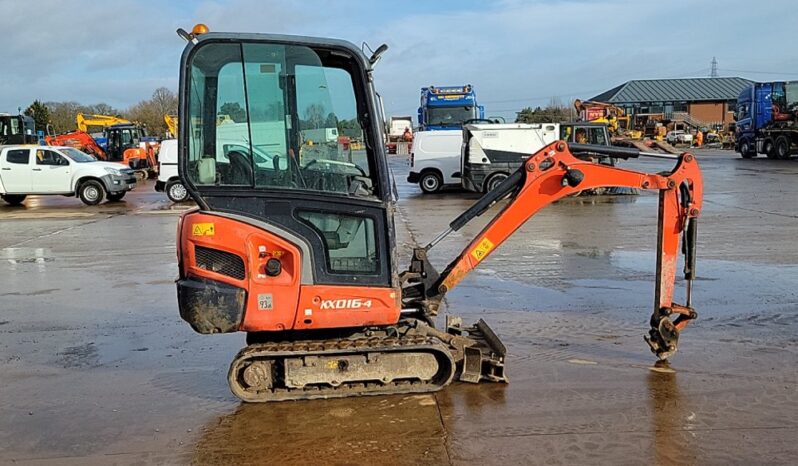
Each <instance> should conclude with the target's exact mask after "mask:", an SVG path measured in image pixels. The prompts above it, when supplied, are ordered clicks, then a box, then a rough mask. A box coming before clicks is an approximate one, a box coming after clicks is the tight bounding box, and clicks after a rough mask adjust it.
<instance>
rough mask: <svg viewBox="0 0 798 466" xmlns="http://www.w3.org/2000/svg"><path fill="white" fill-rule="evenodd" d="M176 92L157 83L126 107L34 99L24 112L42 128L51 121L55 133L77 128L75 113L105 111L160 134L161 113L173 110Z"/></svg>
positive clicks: (173, 112) (162, 133)
mask: <svg viewBox="0 0 798 466" xmlns="http://www.w3.org/2000/svg"><path fill="white" fill-rule="evenodd" d="M177 101H178V99H177V94H175V93H174V92H172V91H171V90H169V89H167V88H165V87H159V88H158V89H156V90H155V92H153V93H152V97H151V98H149V99H146V100H142V101H140V102H138V103H137V104H134V105H132V106H131V107H129V108H127V109H119V108H115V107H113V106H111V105H108V104H106V103H104V102H100V103H97V104H93V105H85V104H81V103H79V102H74V101H66V102H42V101H39V100H36V101H34V102H33V103H32V104H31V105H30V106H29V107H28V108H27V109H26V110H25V114H26V115H30V116H31V117H33V119H34V121H35V122H36V129H37V130H45V129H46V128H47V125H52V128H53V131H54V132H55V133H56V134H62V133H68V132H70V131H74V130H75V129H77V122H76V120H75V117H76V115H77V114H78V113H83V114H84V115H94V114H96V115H108V116H114V117H118V118H124V119H126V120H130V121H132V122H134V123H139V124H142V125H144V126H146V128H147V134H149V135H150V136H158V137H163V136H165V135H166V131H167V127H166V123H165V122H164V119H163V116H164V115H176V114H177Z"/></svg>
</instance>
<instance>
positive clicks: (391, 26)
mask: <svg viewBox="0 0 798 466" xmlns="http://www.w3.org/2000/svg"><path fill="white" fill-rule="evenodd" d="M433 4H434V6H432V5H433ZM760 6H761V7H760ZM196 22H204V23H206V24H207V25H208V26H209V27H210V28H211V30H214V31H236V32H275V33H286V34H303V35H315V36H325V37H336V38H342V39H347V40H350V41H352V42H354V43H356V44H358V45H359V44H361V43H362V42H363V41H366V42H368V43H369V44H370V45H371V46H372V48H376V47H377V46H378V45H380V44H381V43H383V42H385V43H387V44H388V45H389V46H390V49H389V50H388V52H387V53H386V54H385V55H384V56H383V60H382V61H381V62H380V63H379V65H378V66H377V72H376V78H377V87H378V89H379V90H380V92H381V94H382V95H383V97H384V99H385V106H386V112H387V113H388V114H389V115H391V114H402V115H415V111H416V108H417V107H418V98H419V96H418V94H419V89H420V88H421V87H422V86H425V85H430V84H432V85H460V84H467V83H470V84H473V85H474V88H475V90H476V92H477V99H478V100H479V101H480V103H481V104H483V105H484V106H485V107H486V113H487V114H488V115H502V116H505V117H508V118H510V117H511V116H513V115H514V112H515V111H517V110H518V109H520V107H522V106H536V105H545V104H546V103H548V102H549V100H550V99H551V98H552V97H553V96H557V97H559V98H560V99H561V100H562V101H563V102H564V103H569V102H570V101H571V100H572V99H573V98H575V97H580V98H583V99H584V98H589V97H592V96H594V95H596V94H598V93H600V92H602V91H604V90H607V89H609V88H612V87H614V86H616V85H618V84H621V83H623V82H625V81H627V80H629V79H645V78H672V77H696V76H708V75H709V67H710V62H711V60H712V57H713V56H715V57H717V60H718V68H719V74H720V75H721V76H742V77H746V78H749V79H753V80H759V81H768V80H780V79H798V48H796V47H795V46H794V45H795V41H794V38H793V37H792V34H793V32H794V30H795V25H796V24H798V7H797V6H796V3H795V0H769V1H762V2H751V1H750V0H725V1H723V2H718V1H690V0H671V1H668V2H664V1H662V0H656V1H647V0H584V1H569V0H528V1H521V0H494V1H472V0H446V1H440V2H432V1H430V2H422V1H414V0H405V1H396V0H392V1H380V0H363V1H355V0H335V1H332V0H329V1H326V0H319V1H314V0H306V1H301V0H294V1H269V0H206V1H197V2H192V1H188V0H177V1H163V0H160V1H158V0H140V1H134V0H106V1H103V2H95V1H70V0H24V1H23V0H0V31H3V40H2V42H0V43H2V46H0V112H16V109H17V107H23V109H24V108H25V107H26V106H27V105H28V104H30V103H31V102H32V101H33V100H34V99H41V100H44V101H52V100H55V101H66V100H74V101H78V102H80V103H84V104H93V103H98V102H106V103H108V104H111V105H113V106H115V107H119V108H125V107H128V106H129V105H131V104H134V103H136V102H138V101H139V100H142V99H145V98H149V97H150V95H151V94H152V91H153V90H154V89H155V88H157V87H159V86H166V87H168V88H170V89H173V90H176V89H177V79H178V65H179V59H180V53H181V51H182V49H183V46H184V41H183V40H182V39H180V38H178V37H177V35H176V34H175V32H174V31H175V29H176V28H177V27H184V28H186V29H190V28H191V26H192V25H193V24H194V23H196Z"/></svg>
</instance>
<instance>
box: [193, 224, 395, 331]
mask: <svg viewBox="0 0 798 466" xmlns="http://www.w3.org/2000/svg"><path fill="white" fill-rule="evenodd" d="M178 233H179V244H180V251H179V252H178V257H179V258H180V280H179V281H178V290H179V292H178V297H179V299H178V302H179V306H180V314H181V316H182V317H183V318H184V319H185V320H186V321H188V322H189V323H190V324H191V326H192V327H193V328H194V329H195V330H196V331H198V332H200V333H225V332H234V331H246V332H280V331H284V330H292V329H294V330H313V329H328V328H343V327H362V326H368V325H390V324H395V323H396V322H397V321H398V320H399V314H400V308H401V305H400V300H399V293H398V292H397V291H396V290H394V289H392V288H389V287H375V286H363V285H361V286H334V285H312V284H307V285H303V284H302V280H301V276H302V270H301V269H302V250H301V249H300V248H299V247H297V245H295V244H293V243H291V242H289V241H287V240H285V239H283V238H281V237H279V236H278V235H276V234H274V233H271V232H268V231H265V230H263V229H261V228H257V227H255V226H253V225H250V224H247V223H244V222H240V221H236V220H235V219H231V218H227V217H222V216H218V215H213V214H208V213H202V212H198V211H197V212H189V213H187V214H184V215H183V217H182V222H181V223H180V226H179V232H178ZM271 259H276V260H278V261H279V262H280V272H279V273H278V274H276V275H274V276H271V275H269V273H267V269H266V265H267V263H268V261H269V260H271ZM222 291H223V292H222ZM209 293H210V294H211V295H212V297H213V299H209V296H210V295H209ZM236 319H238V320H239V321H238V322H236V321H235V320H236Z"/></svg>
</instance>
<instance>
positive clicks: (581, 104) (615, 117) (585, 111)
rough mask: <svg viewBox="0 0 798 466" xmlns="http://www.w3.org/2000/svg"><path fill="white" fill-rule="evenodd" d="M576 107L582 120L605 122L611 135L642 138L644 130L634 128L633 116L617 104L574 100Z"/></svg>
mask: <svg viewBox="0 0 798 466" xmlns="http://www.w3.org/2000/svg"><path fill="white" fill-rule="evenodd" d="M574 108H575V109H576V114H577V115H578V116H579V118H578V119H579V120H580V121H587V122H591V123H604V124H606V125H607V130H608V131H609V132H610V135H611V136H623V137H629V138H634V139H640V137H641V136H642V132H640V131H636V130H635V129H634V128H632V118H631V116H629V115H627V114H626V111H625V110H624V109H622V108H621V107H618V106H617V105H613V104H610V103H607V102H598V101H595V100H579V99H576V100H574Z"/></svg>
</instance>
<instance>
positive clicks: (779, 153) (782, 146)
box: [773, 136, 790, 160]
mask: <svg viewBox="0 0 798 466" xmlns="http://www.w3.org/2000/svg"><path fill="white" fill-rule="evenodd" d="M774 145H775V148H774V150H773V151H774V152H775V153H776V158H778V159H781V160H787V159H789V158H790V140H789V139H788V138H787V136H779V137H777V138H776V142H775V143H774Z"/></svg>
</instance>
